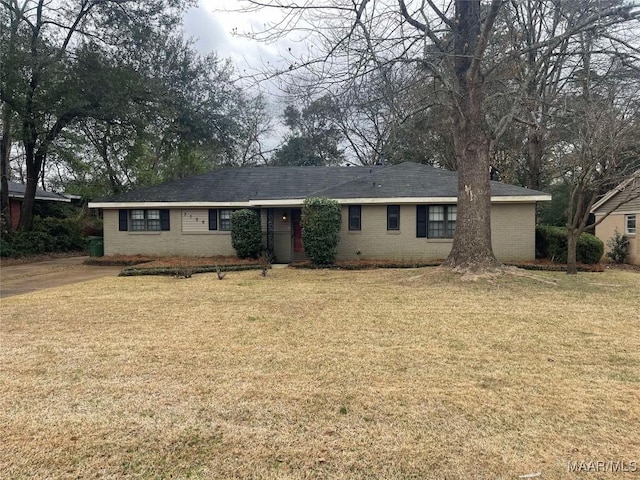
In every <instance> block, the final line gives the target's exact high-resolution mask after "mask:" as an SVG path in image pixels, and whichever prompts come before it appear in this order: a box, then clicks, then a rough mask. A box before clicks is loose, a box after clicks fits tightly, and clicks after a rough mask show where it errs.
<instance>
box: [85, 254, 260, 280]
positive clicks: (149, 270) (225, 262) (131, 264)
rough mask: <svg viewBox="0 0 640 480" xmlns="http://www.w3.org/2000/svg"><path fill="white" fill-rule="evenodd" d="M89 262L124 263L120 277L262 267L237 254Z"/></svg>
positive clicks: (92, 260) (89, 262)
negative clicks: (231, 255)
mask: <svg viewBox="0 0 640 480" xmlns="http://www.w3.org/2000/svg"><path fill="white" fill-rule="evenodd" d="M84 263H85V264H86V265H97V266H122V267H126V268H125V269H124V270H122V271H121V272H120V276H121V277H132V276H139V275H175V276H180V277H190V276H191V275H194V274H196V273H212V272H230V271H240V270H255V269H259V268H261V267H260V265H259V264H258V260H256V259H252V258H248V259H246V258H245V259H242V258H238V257H225V256H216V257H152V256H145V255H112V256H108V257H92V258H89V259H87V260H86V261H85V262H84Z"/></svg>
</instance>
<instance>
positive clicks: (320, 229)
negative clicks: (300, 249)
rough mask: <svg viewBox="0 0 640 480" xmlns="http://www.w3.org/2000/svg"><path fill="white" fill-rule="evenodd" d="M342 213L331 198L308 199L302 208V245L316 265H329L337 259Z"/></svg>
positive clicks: (338, 205)
mask: <svg viewBox="0 0 640 480" xmlns="http://www.w3.org/2000/svg"><path fill="white" fill-rule="evenodd" d="M341 225H342V212H341V209H340V204H339V203H338V202H336V201H335V200H331V199H329V198H324V197H317V198H308V199H306V200H305V201H304V205H303V207H302V244H303V245H304V251H305V253H306V254H307V255H308V256H309V258H310V259H311V263H313V264H314V265H329V264H331V263H333V262H334V260H335V258H336V253H337V248H338V242H339V241H340V227H341Z"/></svg>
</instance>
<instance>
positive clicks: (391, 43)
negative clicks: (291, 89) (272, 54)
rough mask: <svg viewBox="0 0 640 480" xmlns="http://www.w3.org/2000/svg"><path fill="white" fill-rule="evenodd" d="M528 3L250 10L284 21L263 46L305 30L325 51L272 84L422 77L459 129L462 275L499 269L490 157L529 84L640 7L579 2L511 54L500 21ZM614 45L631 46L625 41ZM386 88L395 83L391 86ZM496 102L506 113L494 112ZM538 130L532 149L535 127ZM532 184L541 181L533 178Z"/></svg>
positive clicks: (455, 252)
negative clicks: (402, 74)
mask: <svg viewBox="0 0 640 480" xmlns="http://www.w3.org/2000/svg"><path fill="white" fill-rule="evenodd" d="M558 1H559V0H558ZM521 3H522V2H515V1H513V2H509V1H506V0H492V1H486V2H483V1H480V0H452V1H446V2H444V1H442V2H436V1H434V0H424V1H407V0H397V1H392V0H388V1H385V0H378V1H373V0H357V1H346V0H344V1H338V2H313V3H312V2H307V3H303V4H292V3H289V2H286V1H284V0H245V5H246V8H247V9H260V8H266V7H271V8H276V9H279V10H280V11H282V12H283V14H284V16H285V19H284V20H283V21H282V22H280V23H279V24H278V25H276V26H275V27H274V28H272V29H268V31H267V32H266V37H262V38H266V39H270V40H273V39H274V35H275V36H277V35H278V34H283V33H288V34H291V33H293V34H294V35H295V34H296V32H304V33H305V35H304V40H305V41H306V42H307V43H308V44H310V50H309V52H320V54H318V55H314V54H313V53H308V52H306V53H305V54H304V55H302V56H299V57H298V58H291V57H289V64H288V67H287V68H284V69H282V71H276V72H274V71H270V72H267V75H268V76H272V77H273V76H278V75H280V76H282V75H283V74H284V75H289V74H290V73H291V72H294V73H299V74H300V75H303V76H304V77H305V78H306V79H307V80H309V81H310V82H315V84H317V85H318V84H322V85H324V86H325V87H324V88H331V89H333V90H335V91H344V90H346V89H348V88H349V87H350V86H352V85H353V84H354V83H357V81H358V79H361V78H364V77H366V76H368V75H370V74H371V72H373V71H376V72H379V73H380V74H381V75H382V78H383V80H385V79H384V75H385V72H388V71H390V70H391V69H390V68H389V66H391V65H403V66H404V67H405V68H415V69H418V70H420V71H421V72H422V73H423V75H424V77H423V78H424V79H425V81H424V83H425V88H431V89H432V90H433V93H434V95H433V96H438V98H439V99H440V101H441V107H442V111H443V112H444V113H445V115H446V116H447V117H448V118H450V119H451V124H452V134H453V139H454V146H455V155H456V164H457V168H458V178H459V185H458V218H457V225H456V232H455V236H454V241H453V247H452V249H451V253H450V255H449V257H448V259H447V264H448V265H450V266H452V267H453V268H455V269H458V270H462V271H465V270H482V269H487V268H493V267H496V266H498V262H497V260H496V258H495V256H494V254H493V250H492V245H491V225H490V223H491V222H490V198H491V192H490V186H489V185H490V184H489V174H488V172H489V166H490V153H491V151H492V147H493V145H494V144H495V142H496V140H497V139H499V138H500V136H501V135H502V134H503V133H504V132H505V131H506V130H507V128H508V127H509V126H510V125H511V124H512V122H513V121H514V119H515V118H518V113H519V111H520V109H521V106H522V104H523V102H524V99H525V98H526V95H527V92H529V94H533V93H535V92H533V90H534V87H533V86H532V85H535V86H536V87H537V85H538V84H532V83H531V82H530V81H529V79H530V78H533V77H536V76H537V77H543V78H547V79H548V78H550V77H553V73H554V70H553V68H551V70H546V71H545V70H544V67H545V66H547V65H550V66H551V67H553V65H554V64H555V63H556V62H557V61H558V59H560V58H562V56H563V55H564V51H563V49H566V45H567V42H568V40H570V39H575V38H576V37H577V36H579V35H580V34H581V33H583V32H585V31H588V30H591V29H594V28H599V29H602V28H606V27H610V26H612V25H627V24H628V23H629V22H637V20H638V16H639V15H640V8H638V7H637V6H633V5H627V4H621V3H620V2H602V1H596V0H580V1H579V2H572V4H574V5H575V7H574V9H575V12H576V14H575V15H574V16H572V17H571V18H568V17H565V16H561V17H560V18H558V19H557V22H556V23H557V25H556V26H555V27H550V28H548V29H547V28H546V26H545V30H544V35H539V36H537V37H535V36H532V37H531V39H530V40H529V41H528V42H512V44H511V45H509V46H507V47H506V48H504V36H505V35H507V33H508V32H507V31H506V29H505V28H503V26H504V22H503V23H502V24H499V23H498V17H499V15H500V14H501V13H504V12H505V11H506V10H510V11H513V12H516V11H518V8H519V5H520V4H521ZM526 3H527V4H530V5H532V14H536V15H539V16H540V17H543V16H544V15H545V14H544V12H543V11H542V10H540V9H541V8H543V6H544V4H545V2H536V1H535V0H531V1H529V2H526ZM546 3H547V4H548V3H551V4H552V7H548V8H550V10H552V11H555V8H559V7H560V3H562V2H560V3H558V5H556V3H557V2H546ZM564 3H566V2H564ZM578 4H579V5H578ZM513 15H515V13H513V14H512V16H513ZM500 25H502V27H501V26H500ZM545 25H546V24H545ZM312 30H315V31H316V32H319V33H318V36H316V37H314V36H313V35H310V34H309V31H312ZM257 37H258V38H260V35H259V34H258V35H257ZM301 38H302V36H301ZM572 41H573V40H572ZM573 43H575V42H573ZM617 45H618V46H620V47H621V49H624V48H626V47H624V45H625V44H624V42H618V43H617ZM627 50H628V49H627ZM527 55H529V57H528V63H527V68H526V71H524V72H523V73H522V75H521V77H522V78H520V79H519V78H518V76H517V75H515V74H514V73H513V72H511V73H510V72H509V66H513V64H514V59H516V60H518V62H519V63H521V62H520V59H521V58H522V57H523V56H527ZM386 81H388V82H389V83H390V82H391V79H386ZM496 104H499V105H500V106H501V108H500V109H496V108H494V106H495V105H496ZM416 107H417V108H423V105H419V106H416ZM496 112H498V114H497V115H496ZM540 114H541V115H544V111H543V112H542V113H540ZM532 125H533V126H532V127H531V128H532V130H531V132H530V133H531V138H532V142H533V139H534V138H535V135H536V128H537V127H536V125H535V124H534V123H532ZM536 162H537V160H536ZM533 176H534V177H537V176H538V175H537V174H536V173H535V172H534V174H533Z"/></svg>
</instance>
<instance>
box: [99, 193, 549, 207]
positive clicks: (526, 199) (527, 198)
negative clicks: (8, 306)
mask: <svg viewBox="0 0 640 480" xmlns="http://www.w3.org/2000/svg"><path fill="white" fill-rule="evenodd" d="M334 200H336V201H337V202H338V203H340V204H344V205H387V204H396V205H397V204H403V205H406V204H421V203H456V202H457V201H458V198H457V197H452V196H446V197H380V198H375V197H358V198H334ZM550 200H551V195H495V196H492V197H491V202H492V203H534V202H546V201H550ZM304 201H305V199H304V198H286V199H252V200H248V201H244V202H89V208H107V209H113V208H220V207H228V208H238V207H240V208H241V207H254V208H255V207H296V206H300V205H302V204H303V203H304Z"/></svg>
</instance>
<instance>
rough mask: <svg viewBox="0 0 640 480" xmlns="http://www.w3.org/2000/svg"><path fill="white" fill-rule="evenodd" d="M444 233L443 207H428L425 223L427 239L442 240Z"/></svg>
mask: <svg viewBox="0 0 640 480" xmlns="http://www.w3.org/2000/svg"><path fill="white" fill-rule="evenodd" d="M444 236H445V231H444V207H443V206H440V205H432V206H430V207H429V222H428V223H427V237H429V238H442V237H444Z"/></svg>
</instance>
